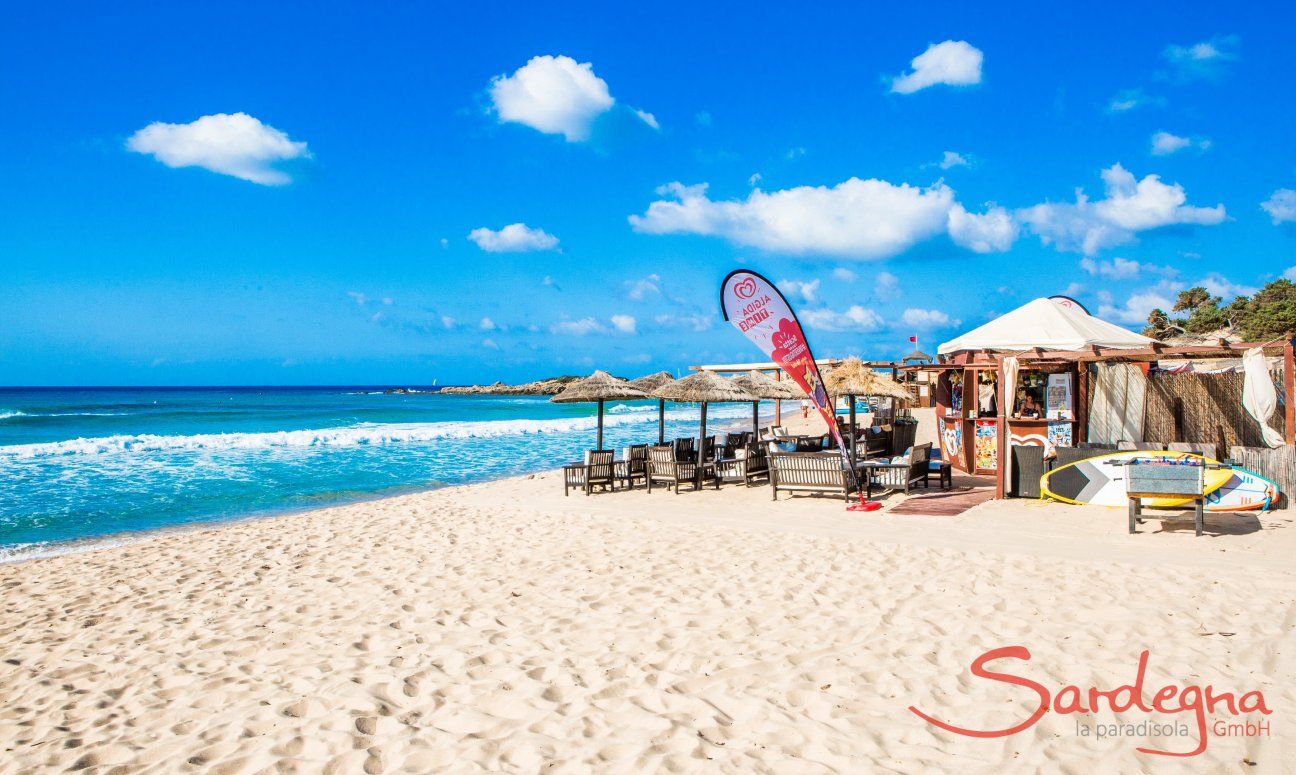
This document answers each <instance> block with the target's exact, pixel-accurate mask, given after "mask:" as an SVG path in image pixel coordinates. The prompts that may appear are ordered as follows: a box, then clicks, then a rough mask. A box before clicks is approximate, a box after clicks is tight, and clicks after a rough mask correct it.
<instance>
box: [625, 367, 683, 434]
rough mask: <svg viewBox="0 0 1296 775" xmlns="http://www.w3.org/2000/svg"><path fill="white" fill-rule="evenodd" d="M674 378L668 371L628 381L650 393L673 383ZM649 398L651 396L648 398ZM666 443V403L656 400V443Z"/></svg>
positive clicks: (663, 400)
mask: <svg viewBox="0 0 1296 775" xmlns="http://www.w3.org/2000/svg"><path fill="white" fill-rule="evenodd" d="M674 381H675V378H674V377H672V376H671V375H670V372H669V371H659V372H657V373H656V374H647V375H644V376H642V377H639V378H638V379H632V380H630V384H631V385H634V386H635V387H637V388H639V389H640V390H642V391H644V392H645V393H651V392H653V391H654V390H657V389H658V388H660V387H661V386H662V385H666V384H668V383H671V382H674ZM650 398H651V396H650ZM665 442H666V401H665V399H661V398H659V399H657V443H658V444H664V443H665Z"/></svg>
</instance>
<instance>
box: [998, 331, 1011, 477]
mask: <svg viewBox="0 0 1296 775" xmlns="http://www.w3.org/2000/svg"><path fill="white" fill-rule="evenodd" d="M1003 362H1004V357H1003V356H1002V355H1000V356H999V357H997V358H995V368H996V370H997V371H998V375H999V376H998V380H999V382H998V385H996V387H998V389H999V398H998V399H997V400H996V401H995V403H996V404H997V406H995V414H997V415H998V419H999V422H998V426H999V427H998V429H997V430H998V432H999V434H998V438H997V439H996V440H995V443H996V444H998V446H999V454H998V455H997V456H996V460H995V462H996V465H995V497H996V498H999V499H1001V500H1002V499H1003V497H1004V489H1005V484H1006V483H1005V482H1004V469H1005V468H1006V466H1005V465H1004V455H1007V454H1011V452H1010V450H1009V449H1008V444H1007V438H1008V412H1007V411H1005V410H1004V406H1005V400H1004V398H1005V393H1006V391H1007V389H1008V386H1007V384H1005V382H1004V364H1003Z"/></svg>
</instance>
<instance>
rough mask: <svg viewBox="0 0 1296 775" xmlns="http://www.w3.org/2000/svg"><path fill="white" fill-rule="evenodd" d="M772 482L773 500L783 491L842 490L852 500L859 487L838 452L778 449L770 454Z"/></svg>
mask: <svg viewBox="0 0 1296 775" xmlns="http://www.w3.org/2000/svg"><path fill="white" fill-rule="evenodd" d="M769 458H770V484H771V485H772V486H771V488H770V489H771V490H772V494H773V499H774V500H778V494H779V490H787V491H788V492H794V491H795V492H833V493H836V492H839V493H841V495H842V500H844V501H849V500H850V494H851V492H852V491H854V489H855V483H854V482H853V481H852V479H851V475H850V474H849V473H848V472H847V471H846V470H845V469H844V468H843V467H842V458H841V456H840V455H838V454H837V453H835V452H834V453H831V454H826V453H818V452H774V453H771V454H770V456H769Z"/></svg>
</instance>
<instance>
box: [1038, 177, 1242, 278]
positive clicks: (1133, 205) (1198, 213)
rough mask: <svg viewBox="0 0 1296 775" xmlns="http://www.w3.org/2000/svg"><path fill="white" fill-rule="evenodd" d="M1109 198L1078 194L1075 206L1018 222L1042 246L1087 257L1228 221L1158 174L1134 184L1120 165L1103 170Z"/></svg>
mask: <svg viewBox="0 0 1296 775" xmlns="http://www.w3.org/2000/svg"><path fill="white" fill-rule="evenodd" d="M1102 179H1103V182H1104V184H1105V186H1106V192H1107V198H1106V199H1100V200H1097V201H1090V200H1089V198H1088V197H1087V196H1085V194H1084V192H1083V191H1080V190H1077V191H1076V202H1075V204H1053V203H1045V204H1039V205H1035V206H1034V207H1028V208H1026V209H1023V210H1019V211H1018V213H1017V216H1018V218H1020V219H1021V220H1022V221H1024V222H1025V223H1026V224H1027V225H1029V226H1030V228H1031V230H1032V231H1034V232H1035V233H1036V234H1037V235H1039V237H1040V240H1041V241H1042V242H1043V243H1044V244H1054V245H1056V246H1057V247H1058V249H1059V250H1070V251H1079V252H1082V253H1084V254H1086V255H1093V254H1094V253H1096V252H1098V251H1099V250H1102V249H1104V248H1108V247H1112V246H1115V245H1122V244H1125V243H1128V242H1132V241H1133V240H1134V239H1135V238H1136V235H1137V234H1138V233H1139V232H1142V231H1147V230H1150V229H1157V228H1160V227H1163V226H1171V225H1174V224H1197V225H1207V226H1209V225H1214V224H1218V223H1220V222H1221V221H1223V220H1224V216H1225V212H1224V205H1222V204H1221V205H1216V206H1215V207H1194V206H1191V205H1188V204H1186V202H1187V195H1186V194H1185V193H1184V189H1183V187H1182V186H1180V185H1178V184H1173V185H1172V184H1166V183H1162V182H1161V178H1160V177H1159V176H1157V175H1147V176H1146V177H1144V178H1143V179H1142V180H1136V179H1135V178H1134V175H1133V174H1132V173H1130V172H1129V171H1127V170H1126V169H1125V168H1124V167H1122V166H1121V165H1120V164H1114V165H1112V166H1111V167H1109V168H1108V169H1105V170H1103V171H1102Z"/></svg>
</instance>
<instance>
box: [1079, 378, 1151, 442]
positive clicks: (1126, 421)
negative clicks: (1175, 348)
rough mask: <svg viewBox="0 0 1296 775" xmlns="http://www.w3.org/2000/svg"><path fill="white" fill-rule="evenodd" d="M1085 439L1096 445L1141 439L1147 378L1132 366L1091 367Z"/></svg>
mask: <svg viewBox="0 0 1296 775" xmlns="http://www.w3.org/2000/svg"><path fill="white" fill-rule="evenodd" d="M1093 368H1094V371H1093V402H1092V403H1091V404H1090V406H1089V440H1090V441H1092V442H1096V443H1099V444H1115V443H1117V442H1119V441H1134V442H1138V441H1142V440H1143V409H1144V405H1145V404H1146V402H1147V375H1146V374H1144V373H1143V370H1142V369H1140V368H1139V367H1138V364H1135V363H1095V364H1093Z"/></svg>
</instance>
